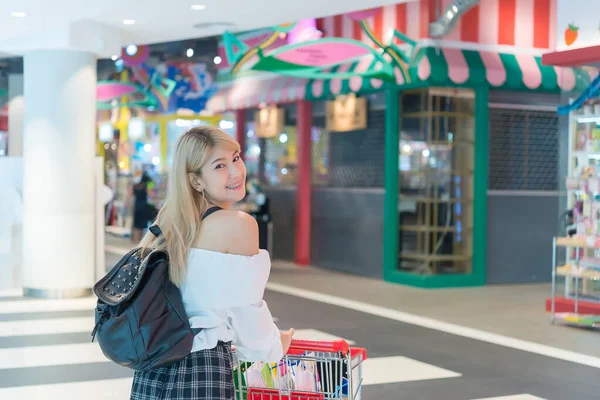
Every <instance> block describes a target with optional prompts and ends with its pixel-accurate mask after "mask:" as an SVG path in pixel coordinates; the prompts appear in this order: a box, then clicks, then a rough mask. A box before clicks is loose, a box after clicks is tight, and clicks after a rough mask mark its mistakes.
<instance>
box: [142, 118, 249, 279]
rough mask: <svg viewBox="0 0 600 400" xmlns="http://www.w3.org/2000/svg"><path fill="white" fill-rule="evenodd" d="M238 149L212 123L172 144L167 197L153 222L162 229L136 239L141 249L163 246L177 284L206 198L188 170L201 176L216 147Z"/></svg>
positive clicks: (207, 198)
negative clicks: (192, 182)
mask: <svg viewBox="0 0 600 400" xmlns="http://www.w3.org/2000/svg"><path fill="white" fill-rule="evenodd" d="M221 146H222V147H225V148H228V149H232V150H234V151H235V150H237V151H239V150H240V145H239V144H238V142H237V141H236V140H235V139H233V138H232V137H231V136H229V135H228V134H226V133H225V132H223V131H222V130H220V129H219V128H215V127H212V126H199V127H195V128H192V129H190V130H189V131H187V132H186V133H184V134H183V135H182V136H181V137H180V138H179V140H178V141H177V145H176V148H175V155H174V157H173V165H172V167H171V170H170V171H169V180H168V190H167V197H166V199H165V202H164V204H163V206H162V207H161V208H160V210H159V212H158V215H157V217H156V220H155V221H154V223H155V224H156V225H158V226H159V227H160V229H161V231H162V235H161V236H160V237H158V238H157V237H156V236H154V235H153V234H152V233H151V232H148V233H146V235H145V236H144V237H143V238H142V241H141V242H140V247H141V248H142V251H144V252H146V251H147V250H149V249H154V250H166V251H167V253H168V254H169V264H170V265H169V278H170V279H171V281H172V282H173V283H174V284H175V285H177V286H178V287H179V286H181V284H182V283H183V281H184V280H185V276H186V268H187V257H188V253H189V251H190V248H191V247H192V245H193V244H194V241H195V240H196V237H197V236H198V232H199V231H200V225H201V223H202V218H201V217H202V215H203V214H204V212H205V211H206V210H207V208H208V206H209V204H210V198H209V197H208V196H203V195H202V193H200V192H198V191H197V190H195V189H194V188H193V187H192V185H191V184H190V182H189V179H188V174H189V173H194V174H196V175H197V176H202V166H203V165H204V164H205V163H206V162H207V161H208V158H209V157H210V155H211V153H212V150H213V149H214V148H216V147H221Z"/></svg>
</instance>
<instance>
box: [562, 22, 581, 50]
mask: <svg viewBox="0 0 600 400" xmlns="http://www.w3.org/2000/svg"><path fill="white" fill-rule="evenodd" d="M577 36H579V27H577V26H575V25H573V24H569V27H568V28H567V29H565V44H566V45H567V46H570V45H572V44H573V43H575V41H576V40H577Z"/></svg>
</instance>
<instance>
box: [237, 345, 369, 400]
mask: <svg viewBox="0 0 600 400" xmlns="http://www.w3.org/2000/svg"><path fill="white" fill-rule="evenodd" d="M366 358H367V351H366V350H365V349H362V348H351V347H349V346H348V343H346V342H345V341H343V340H336V341H330V342H327V341H314V340H292V344H291V346H290V349H289V351H288V353H287V354H286V355H285V356H284V357H283V358H282V359H281V360H280V361H279V362H278V363H266V362H246V361H243V360H239V359H238V358H237V357H236V353H235V349H234V379H235V387H236V397H235V398H236V400H360V399H361V388H362V362H363V361H364V360H365V359H366Z"/></svg>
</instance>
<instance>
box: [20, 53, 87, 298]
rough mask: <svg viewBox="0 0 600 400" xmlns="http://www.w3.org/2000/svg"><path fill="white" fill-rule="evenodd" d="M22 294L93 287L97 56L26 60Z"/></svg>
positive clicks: (81, 291) (67, 293) (63, 293)
mask: <svg viewBox="0 0 600 400" xmlns="http://www.w3.org/2000/svg"><path fill="white" fill-rule="evenodd" d="M24 77H25V85H24V89H25V90H24V94H25V98H26V99H27V107H26V108H25V121H24V128H25V129H24V138H23V139H24V140H23V157H24V172H23V200H24V221H23V292H24V295H26V296H35V297H47V298H61V297H78V296H84V295H87V294H90V293H91V287H92V285H93V283H94V207H95V204H96V201H95V197H94V155H95V148H94V146H95V134H96V133H95V118H96V100H95V98H96V57H95V55H93V54H92V53H87V52H82V51H74V50H38V51H33V52H30V53H26V54H25V56H24Z"/></svg>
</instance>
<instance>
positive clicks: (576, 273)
mask: <svg viewBox="0 0 600 400" xmlns="http://www.w3.org/2000/svg"><path fill="white" fill-rule="evenodd" d="M556 274H557V275H560V276H567V277H571V278H581V279H590V280H594V281H596V280H600V271H598V270H595V269H592V268H585V267H582V266H579V267H577V266H574V265H563V266H560V267H558V268H556Z"/></svg>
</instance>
